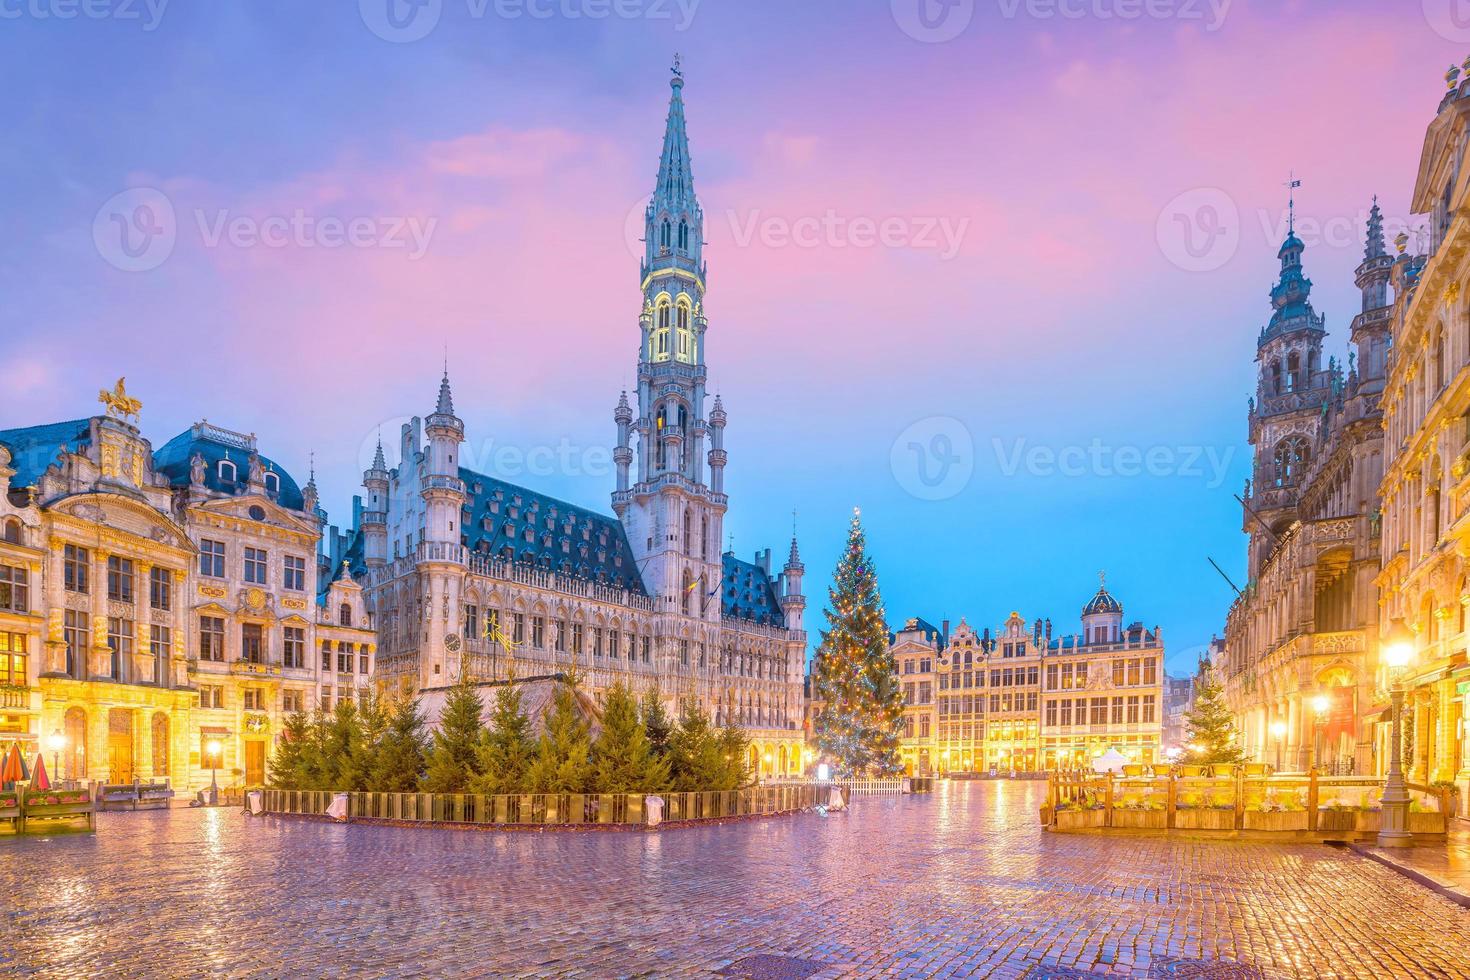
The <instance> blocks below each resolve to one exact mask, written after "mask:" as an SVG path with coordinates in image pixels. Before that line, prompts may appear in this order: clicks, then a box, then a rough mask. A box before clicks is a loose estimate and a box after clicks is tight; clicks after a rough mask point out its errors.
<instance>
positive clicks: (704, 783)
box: [669, 697, 735, 793]
mask: <svg viewBox="0 0 1470 980" xmlns="http://www.w3.org/2000/svg"><path fill="white" fill-rule="evenodd" d="M669 756H670V759H671V760H672V762H673V769H674V789H676V790H678V791H679V792H686V793H703V792H709V791H712V790H721V789H734V788H735V787H734V786H731V785H726V783H727V782H728V780H729V779H730V778H731V769H730V766H729V764H728V762H729V760H727V759H726V758H725V755H724V753H723V751H722V750H721V745H720V735H719V733H718V732H717V731H715V729H714V728H713V727H711V725H710V721H709V715H708V714H707V713H706V712H705V710H704V708H703V707H702V706H701V705H700V703H699V699H698V698H694V697H687V698H685V699H684V700H683V702H682V703H681V704H680V706H679V727H678V728H676V729H674V734H673V735H672V736H670V738H669Z"/></svg>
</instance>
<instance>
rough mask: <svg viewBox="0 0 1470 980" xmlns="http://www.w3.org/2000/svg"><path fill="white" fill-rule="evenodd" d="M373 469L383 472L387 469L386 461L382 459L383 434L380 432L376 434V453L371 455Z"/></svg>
mask: <svg viewBox="0 0 1470 980" xmlns="http://www.w3.org/2000/svg"><path fill="white" fill-rule="evenodd" d="M373 469H375V470H384V471H386V470H387V469H388V461H387V460H385V459H384V458H383V433H382V432H381V431H380V432H379V433H378V449H377V452H375V453H373Z"/></svg>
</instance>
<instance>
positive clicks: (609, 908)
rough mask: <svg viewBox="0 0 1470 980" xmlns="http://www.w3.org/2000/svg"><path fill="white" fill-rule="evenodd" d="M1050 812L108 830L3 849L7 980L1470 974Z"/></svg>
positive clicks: (1280, 857)
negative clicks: (528, 829) (581, 829)
mask: <svg viewBox="0 0 1470 980" xmlns="http://www.w3.org/2000/svg"><path fill="white" fill-rule="evenodd" d="M1041 790H1042V787H1041V785H1040V784H1034V783H1033V784H1022V783H998V784H993V783H955V784H945V785H941V786H940V788H939V790H938V791H937V792H936V793H935V794H934V795H933V796H921V797H903V798H898V797H871V798H859V799H857V800H856V801H855V803H854V806H853V808H852V809H851V811H850V812H849V813H846V814H834V815H831V816H827V817H822V816H818V815H814V814H810V815H801V816H796V817H788V818H776V819H770V820H764V821H752V822H742V823H733V824H726V825H724V826H719V827H703V828H695V829H684V830H675V831H667V832H664V833H659V834H640V833H546V834H534V833H494V832H489V833H486V832H473V831H447V830H424V829H399V828H390V827H367V826H332V825H327V824H321V823H313V822H304V821H299V820H287V819H279V818H255V819H248V818H246V817H245V816H244V815H243V814H242V813H241V812H239V811H238V810H213V811H202V810H174V811H169V812H154V813H138V814H107V815H104V816H103V818H102V819H101V821H100V830H99V832H98V833H97V834H96V835H95V836H85V835H84V836H69V837H58V838H55V839H50V840H43V839H29V840H4V841H0V976H7V977H8V976H133V977H145V976H146V977H152V976H196V975H204V974H225V975H231V976H260V977H283V976H291V977H304V976H331V977H358V976H389V977H399V976H416V975H430V976H453V975H474V976H533V977H542V976H547V977H551V976H556V977H560V976H569V977H570V976H581V977H611V976H628V975H637V976H656V977H706V978H712V980H713V978H716V977H721V976H723V977H736V978H738V977H789V978H803V977H809V976H815V977H818V978H828V977H849V976H853V977H857V976H862V977H868V976H882V977H929V976H995V977H1027V978H1030V980H1039V978H1045V977H1075V976H1084V975H1092V974H1102V973H1112V974H1132V975H1135V976H1143V975H1148V976H1160V977H1162V976H1173V977H1217V976H1232V977H1290V976H1308V977H1375V978H1376V977H1416V978H1417V977H1470V941H1467V940H1470V911H1467V910H1465V909H1462V908H1460V907H1458V906H1456V905H1454V904H1452V903H1450V902H1448V901H1446V900H1444V899H1443V898H1441V897H1439V896H1438V895H1436V894H1434V893H1432V892H1430V891H1428V890H1426V889H1424V888H1422V887H1421V886H1419V885H1416V884H1414V883H1413V882H1410V881H1408V880H1406V879H1404V878H1402V877H1400V876H1399V875H1397V874H1395V873H1393V872H1392V871H1390V870H1389V869H1387V868H1384V867H1382V866H1381V865H1378V864H1376V863H1374V862H1372V861H1370V860H1367V859H1365V858H1363V857H1360V856H1358V855H1355V854H1352V853H1350V852H1346V851H1344V850H1339V849H1334V848H1329V847H1325V846H1320V845H1299V846H1298V845H1293V846H1277V845H1267V844H1258V843H1245V842H1204V841H1189V840H1174V841H1165V840H1149V839H1141V838H1140V839H1134V838H1098V837H1086V836H1063V835H1050V834H1044V833H1043V832H1042V831H1041V830H1040V829H1039V828H1038V826H1037V818H1036V812H1037V805H1038V803H1039V800H1040V796H1041ZM1199 961H1203V962H1199Z"/></svg>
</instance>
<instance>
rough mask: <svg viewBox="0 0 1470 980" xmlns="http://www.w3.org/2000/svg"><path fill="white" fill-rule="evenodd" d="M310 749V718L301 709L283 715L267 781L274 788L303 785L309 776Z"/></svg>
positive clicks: (298, 787) (293, 787) (291, 787)
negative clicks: (281, 726) (283, 718)
mask: <svg viewBox="0 0 1470 980" xmlns="http://www.w3.org/2000/svg"><path fill="white" fill-rule="evenodd" d="M310 752H311V718H310V716H309V715H307V714H306V712H304V711H293V712H291V713H290V714H289V715H287V716H286V724H285V726H284V727H283V728H282V729H281V739H280V744H279V745H277V746H276V752H275V754H274V755H272V756H271V766H270V784H271V786H273V787H275V788H276V789H304V788H306V786H307V783H308V780H309V779H310V778H311V777H310V775H309V772H308V767H309V766H310V761H309V759H308V754H309V753H310Z"/></svg>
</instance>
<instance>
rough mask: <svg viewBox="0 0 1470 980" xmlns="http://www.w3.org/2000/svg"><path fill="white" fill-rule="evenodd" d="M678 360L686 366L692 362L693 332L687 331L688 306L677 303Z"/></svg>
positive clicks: (683, 303) (681, 302)
mask: <svg viewBox="0 0 1470 980" xmlns="http://www.w3.org/2000/svg"><path fill="white" fill-rule="evenodd" d="M678 327H679V330H678V348H677V351H678V358H679V360H681V361H683V362H685V363H686V364H692V363H693V362H694V331H693V330H691V329H689V304H687V303H685V302H683V301H682V300H681V301H680V303H679V313H678Z"/></svg>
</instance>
